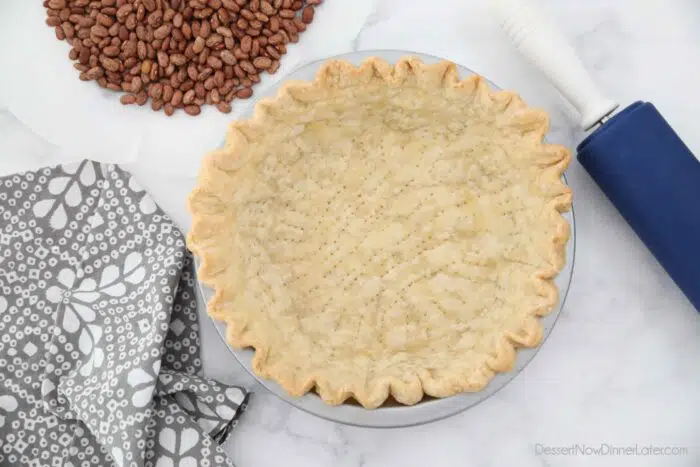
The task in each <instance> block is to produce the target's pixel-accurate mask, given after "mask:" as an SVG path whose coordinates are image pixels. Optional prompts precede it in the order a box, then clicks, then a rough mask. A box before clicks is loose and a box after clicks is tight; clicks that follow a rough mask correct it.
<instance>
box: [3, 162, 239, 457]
mask: <svg viewBox="0 0 700 467" xmlns="http://www.w3.org/2000/svg"><path fill="white" fill-rule="evenodd" d="M195 287H196V281H195V274H194V269H193V261H192V257H191V254H190V253H189V252H188V251H187V248H186V246H185V241H184V238H183V235H182V234H181V232H180V231H179V230H178V229H177V227H176V226H175V225H174V224H173V222H172V221H171V220H170V219H169V218H168V217H167V215H165V214H164V213H163V212H162V211H161V210H160V209H159V208H158V207H157V206H156V205H155V203H154V202H153V200H152V199H151V197H150V196H149V195H148V194H147V193H146V192H145V191H144V190H143V189H142V188H141V187H140V186H139V185H138V183H137V182H136V181H135V180H134V178H133V177H132V176H131V175H129V174H128V173H127V172H125V171H124V170H122V169H121V168H119V167H118V166H115V165H110V164H99V163H96V162H92V161H87V160H85V161H82V162H79V163H76V164H70V165H64V166H56V167H52V168H45V169H42V170H38V171H34V172H26V173H22V174H18V175H12V176H8V177H4V178H0V465H1V466H18V465H26V466H42V467H43V466H66V467H68V466H75V467H77V466H100V467H104V466H112V465H116V466H157V467H165V466H179V467H187V466H196V465H201V466H219V465H232V464H231V462H230V460H229V459H228V458H227V457H226V455H225V453H224V451H223V450H222V449H221V447H220V446H219V443H221V442H223V440H224V439H225V438H226V436H227V435H228V433H229V432H230V430H231V428H232V427H233V426H234V425H235V423H236V421H237V419H238V416H239V415H240V413H241V412H242V411H243V410H244V409H245V406H246V404H247V399H248V394H247V392H246V391H245V390H244V389H243V388H239V387H232V386H225V385H222V384H219V383H217V382H215V381H212V380H208V379H205V378H203V377H201V376H199V375H198V373H199V372H200V370H201V369H202V361H201V358H200V354H199V332H198V331H199V329H198V321H197V300H196V288H195Z"/></svg>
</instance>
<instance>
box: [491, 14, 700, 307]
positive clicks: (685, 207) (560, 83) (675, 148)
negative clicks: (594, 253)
mask: <svg viewBox="0 0 700 467" xmlns="http://www.w3.org/2000/svg"><path fill="white" fill-rule="evenodd" d="M492 4H493V5H494V7H495V8H494V11H495V13H496V16H497V18H498V20H499V22H500V24H501V25H502V27H503V29H504V30H505V31H506V33H507V34H508V35H509V36H510V37H511V39H512V40H513V42H514V43H515V45H516V47H517V48H518V49H519V50H520V51H521V52H522V53H523V54H524V55H525V56H526V57H527V58H528V59H529V60H530V61H531V62H533V63H534V64H535V65H536V66H538V67H539V68H540V69H541V70H542V71H543V72H544V73H545V75H547V77H548V78H549V79H550V81H551V82H552V84H554V86H555V87H556V88H557V90H558V91H559V92H560V93H561V94H562V95H563V96H564V97H565V98H566V99H567V100H568V101H569V102H571V103H572V104H573V105H574V107H576V109H577V110H578V111H579V113H580V115H581V120H582V122H581V125H582V127H583V128H584V129H586V130H589V129H592V128H594V127H595V130H594V131H593V132H592V133H591V134H590V135H589V136H588V137H587V138H586V139H585V140H584V141H583V142H582V143H581V144H579V145H578V148H577V151H578V160H579V162H580V163H581V165H582V166H583V167H584V168H585V169H586V171H587V172H588V173H589V174H590V176H591V177H592V178H593V180H595V182H596V183H597V184H598V186H599V187H600V188H601V189H602V190H603V192H604V193H605V195H606V196H607V197H608V199H610V201H611V202H612V203H613V204H614V205H615V207H616V208H617V209H618V210H619V211H620V213H621V214H622V216H623V217H624V218H625V219H626V220H627V222H628V223H629V224H630V226H632V228H633V229H634V231H635V232H636V233H637V235H638V236H639V238H640V239H641V240H642V241H643V242H644V244H645V245H646V246H647V247H648V248H649V250H650V251H651V252H652V254H653V255H654V256H655V257H656V259H657V260H658V261H659V263H661V265H662V266H663V267H664V269H665V270H666V271H667V272H668V274H669V275H670V276H671V278H672V279H673V280H674V281H675V283H676V284H677V285H678V287H679V288H680V289H681V290H682V291H683V293H685V295H686V296H687V297H688V299H689V300H690V302H691V303H692V304H693V306H695V308H696V309H697V310H698V311H700V209H698V207H697V206H698V202H699V201H700V161H698V159H696V158H695V156H694V155H693V154H692V153H691V152H690V150H689V149H688V147H687V146H686V145H685V144H684V143H683V141H682V140H681V139H680V138H679V137H678V135H677V134H676V133H675V132H674V131H673V129H672V128H671V127H670V126H669V124H668V123H667V122H666V120H664V118H663V117H662V116H661V114H660V113H659V112H658V111H657V110H656V108H655V107H654V106H653V105H652V104H650V103H648V102H635V103H634V104H632V105H630V106H629V107H627V108H625V109H623V110H622V111H620V112H618V113H617V114H614V115H613V113H614V111H615V110H616V109H617V107H618V104H617V103H615V102H614V101H612V100H610V99H607V98H605V97H604V96H603V95H601V94H600V92H599V91H598V89H597V88H596V86H595V84H594V83H593V81H592V80H591V78H590V76H589V75H588V73H587V72H586V70H585V69H584V68H583V65H582V64H581V62H580V61H579V60H578V58H577V57H576V54H575V52H574V50H573V49H572V48H571V47H570V46H569V45H568V44H567V42H566V39H565V38H564V37H563V35H561V34H560V33H559V32H558V31H557V30H556V29H555V28H554V27H553V26H552V25H551V23H549V22H548V20H547V19H546V18H545V17H544V15H542V14H541V12H540V11H539V10H538V9H537V8H535V6H534V5H532V4H531V3H529V2H528V1H527V0H493V3H492Z"/></svg>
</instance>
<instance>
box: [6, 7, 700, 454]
mask: <svg viewBox="0 0 700 467" xmlns="http://www.w3.org/2000/svg"><path fill="white" fill-rule="evenodd" d="M15 1H18V0H15ZM542 3H543V5H544V7H545V8H546V10H547V11H548V12H549V13H550V15H551V17H552V18H554V19H556V21H557V22H558V23H559V24H560V26H561V29H562V30H563V32H564V33H565V35H566V36H567V38H568V39H569V40H570V41H571V42H572V44H573V45H574V46H575V48H576V50H577V51H578V52H579V54H580V56H581V58H582V59H583V61H584V62H585V64H586V66H587V67H588V68H589V69H590V70H591V72H592V74H593V75H594V77H595V79H596V80H597V81H598V82H599V83H600V85H601V87H602V88H603V89H605V90H606V91H607V93H608V94H609V95H610V96H612V97H614V98H616V99H619V100H620V101H621V102H622V103H623V104H628V103H630V102H632V101H634V100H636V99H640V98H641V99H646V100H650V101H652V102H654V103H655V104H656V105H657V107H659V109H660V110H661V111H662V113H663V114H664V115H665V116H666V118H667V120H668V121H669V122H670V123H671V124H672V125H673V126H674V127H675V129H676V130H677V131H678V133H679V134H680V135H681V136H682V137H683V139H684V140H685V141H686V143H687V144H688V146H689V147H690V148H691V149H692V150H694V152H695V153H696V154H700V132H699V131H697V114H698V111H699V110H700V90H698V87H697V86H698V84H697V83H698V78H700V6H698V3H697V0H614V1H611V0H588V1H586V2H583V1H579V0H543V1H542ZM484 4H485V2H483V1H482V0H434V1H432V2H425V1H418V0H392V1H390V0H353V1H349V0H346V1H342V0H327V2H326V5H324V6H323V7H322V8H320V9H319V11H318V12H317V14H316V21H315V22H314V24H313V26H312V27H311V28H310V30H309V31H308V32H307V33H306V34H305V35H304V36H302V40H301V42H300V43H299V44H298V45H297V46H294V47H290V53H289V54H288V56H287V57H286V60H285V61H284V62H283V63H284V65H283V67H282V69H281V70H280V72H279V74H278V75H277V76H278V77H280V76H283V75H284V73H285V72H288V71H290V70H291V69H293V68H294V67H296V66H298V65H299V64H302V63H303V62H306V61H309V60H312V59H316V58H321V57H324V56H328V55H333V54H338V53H343V52H346V51H350V50H357V49H377V48H396V49H406V50H414V51H420V52H424V53H429V54H434V55H439V56H442V57H445V58H449V59H451V60H454V61H456V62H459V63H461V64H464V65H466V66H468V67H470V68H472V69H473V70H475V71H477V72H479V73H481V74H484V75H485V76H487V77H489V78H490V79H491V80H492V81H494V82H496V83H497V84H499V85H500V86H501V87H506V88H511V89H515V90H517V91H519V92H520V93H521V94H522V95H523V97H525V99H526V100H527V101H528V102H529V103H530V104H531V105H536V106H540V107H543V108H545V109H546V110H548V111H549V112H550V114H551V117H552V130H551V133H550V139H551V140H552V141H554V142H558V143H562V144H566V145H568V146H570V147H573V146H575V144H576V143H578V142H579V141H580V140H581V139H582V136H583V135H582V133H581V132H580V131H578V130H577V129H576V125H575V123H576V119H575V117H574V116H573V114H572V113H571V111H570V108H569V107H568V106H567V105H566V104H564V103H563V102H562V100H561V99H560V98H559V96H558V95H557V94H556V93H555V92H554V91H553V89H552V88H551V87H550V86H549V85H548V84H547V82H545V81H544V80H543V79H542V78H541V76H540V75H539V74H538V73H537V72H536V71H535V70H533V69H532V68H531V67H530V66H528V64H527V63H525V62H524V61H523V60H522V59H521V58H520V57H519V56H518V55H517V53H516V52H515V51H514V50H513V49H512V48H511V46H510V45H509V43H508V42H507V40H506V39H505V37H504V36H503V35H502V34H501V32H500V31H499V30H498V28H497V27H496V26H495V25H494V23H493V22H492V21H491V20H490V17H489V16H488V14H487V11H486V9H485V6H484ZM6 9H7V10H6ZM8 12H10V13H11V6H10V0H2V1H0V18H3V17H4V20H5V21H7V20H10V21H12V17H11V14H10V13H8ZM8 15H9V16H8ZM41 20H42V19H41V18H36V21H41ZM0 36H1V33H0ZM17 46H18V45H17V44H16V43H13V42H12V41H7V40H2V41H0V58H3V61H2V62H0V63H3V65H2V68H1V69H0V75H2V74H7V73H12V69H13V68H12V66H10V65H11V64H8V63H7V61H6V60H5V59H4V58H5V57H6V56H9V51H10V47H17ZM47 47H48V46H47ZM26 60H27V61H31V60H32V58H31V57H27V59H26ZM3 82H4V81H3V79H2V78H0V84H2V83H3ZM33 86H35V83H33V82H32V81H31V80H27V81H26V82H24V83H23V84H22V85H21V86H20V87H19V88H17V89H9V90H8V89H4V92H5V93H7V91H11V92H12V93H15V94H20V95H21V94H27V95H29V94H30V93H32V88H33ZM0 95H2V93H0ZM7 107H8V103H7V102H3V101H2V100H0V174H7V173H12V172H15V171H19V170H24V169H29V168H35V167H39V166H43V165H49V164H52V163H54V162H56V161H60V160H61V158H63V157H66V151H65V150H62V148H60V147H57V146H55V145H53V144H51V143H48V142H46V141H44V140H42V138H41V137H39V136H38V135H37V134H36V133H35V131H34V130H33V129H32V128H31V127H29V126H26V125H24V124H23V123H21V122H20V121H19V120H18V119H17V118H16V117H15V116H14V114H13V112H12V111H11V110H10V109H8V108H7ZM54 111H55V109H46V112H54ZM144 111H146V110H144ZM14 113H21V112H18V111H16V110H15V112H14ZM202 118H212V122H215V121H216V122H218V120H216V119H214V117H211V116H207V115H205V116H203V117H202ZM217 124H218V123H217ZM82 137H83V138H88V141H89V140H90V138H91V135H90V134H83V136H82ZM94 143H95V144H99V141H97V140H96V141H94ZM207 149H209V148H207V147H202V148H201V153H203V152H205V151H206V150H207ZM201 153H193V154H191V155H190V156H188V157H186V158H183V159H182V160H179V159H178V160H171V159H169V154H167V153H162V152H161V153H154V154H148V153H139V154H138V156H137V159H136V161H135V162H133V163H131V164H129V165H127V166H126V167H127V168H128V169H129V170H131V171H132V172H133V173H134V174H135V175H136V176H137V177H138V178H139V179H140V181H141V182H142V183H143V185H145V186H146V187H147V188H148V189H149V190H150V191H151V193H152V194H153V195H154V197H155V198H156V200H157V201H158V202H159V203H160V205H161V206H162V207H163V208H164V209H165V210H166V211H167V212H168V213H169V214H170V215H171V216H172V217H173V218H174V219H175V220H176V221H177V222H178V223H179V224H180V225H181V226H182V228H183V230H186V229H187V228H188V226H189V223H190V219H189V216H188V214H187V213H186V210H185V208H184V202H185V197H186V195H187V193H188V192H189V190H190V189H191V188H192V186H193V184H194V180H195V176H196V167H197V165H198V163H199V159H200V156H201ZM68 155H69V156H70V154H68ZM163 161H168V162H169V163H168V164H163ZM568 177H569V182H570V184H571V186H572V188H573V190H574V193H575V209H576V217H577V226H578V231H577V234H578V235H577V237H578V245H577V257H576V265H575V271H574V278H573V284H572V287H571V291H570V294H569V298H568V302H567V304H566V307H565V309H564V311H563V313H562V315H561V318H560V320H559V322H558V324H557V326H556V327H555V328H554V331H553V332H552V334H551V337H550V338H549V340H548V341H547V342H546V343H545V345H544V347H543V349H542V351H541V352H540V353H539V354H538V356H537V357H536V358H535V359H534V360H533V362H532V363H531V364H530V365H529V366H528V367H527V368H526V369H525V370H524V371H523V372H522V373H521V375H519V376H518V377H517V378H516V379H515V380H514V381H513V382H512V383H510V384H509V385H508V386H506V387H505V388H504V389H503V390H502V391H500V392H499V393H498V394H496V395H495V396H493V397H491V398H490V399H489V400H487V401H485V402H483V403H482V404H480V405H478V406H476V407H474V408H472V409H470V410H469V411H467V412H465V413H462V414H460V415H457V416H454V417H452V418H449V419H447V420H443V421H440V422H436V423H432V424H428V425H424V426H420V427H414V428H406V429H394V430H371V429H362V428H355V427H347V426H341V425H337V424H333V423H330V422H327V421H324V420H321V419H317V418H314V417H313V416H311V415H307V414H306V413H303V412H301V411H299V410H296V409H294V408H292V407H290V406H288V405H286V404H285V403H283V402H281V401H280V400H277V399H276V398H275V397H274V396H272V395H270V394H267V393H266V392H265V390H264V389H263V388H261V387H260V386H256V384H254V381H253V379H252V378H251V377H249V376H248V375H247V374H244V373H243V371H242V370H241V369H240V368H239V367H238V365H237V363H236V361H235V360H234V359H233V357H232V356H231V355H230V354H229V353H228V352H227V348H226V346H225V345H224V344H223V343H222V342H221V341H220V340H219V337H218V335H216V333H215V331H214V328H213V326H212V325H211V323H210V322H208V321H207V319H206V318H205V317H203V318H202V327H203V330H202V332H203V341H204V349H203V352H204V357H205V362H206V368H207V372H208V374H209V375H211V376H214V377H217V378H220V379H222V380H225V381H229V382H237V383H239V384H242V385H245V386H247V387H250V388H252V389H253V390H254V391H256V393H255V396H254V399H253V400H252V402H251V406H250V408H249V411H248V412H247V413H246V414H245V416H244V417H243V419H242V422H241V425H240V426H239V428H238V429H237V430H236V431H235V433H234V434H233V435H232V437H231V439H230V440H229V441H228V442H227V445H226V447H227V450H228V452H230V453H231V456H232V457H233V459H234V461H235V462H236V463H237V465H238V466H239V467H258V466H277V465H286V466H291V467H295V466H300V467H301V466H304V467H316V466H319V467H320V466H329V465H334V466H339V467H340V466H348V467H350V466H352V467H360V466H366V467H391V466H397V467H398V466H400V467H411V466H425V465H431V466H432V465H436V466H445V467H452V466H454V467H462V466H466V465H469V466H477V467H491V466H496V467H499V466H513V467H531V466H550V467H569V466H589V465H591V466H598V465H611V466H613V465H614V466H628V465H629V466H635V467H636V466H640V467H643V466H681V467H685V466H687V467H694V466H697V465H700V366H699V365H698V362H699V361H700V314H698V313H697V312H696V311H695V310H694V309H693V308H692V307H691V305H690V304H689V302H688V301H687V300H686V299H685V298H684V297H683V296H682V294H681V293H680V292H679V291H678V290H677V289H676V288H675V286H674V285H673V284H672V282H671V281H670V279H669V278H668V277H667V276H666V275H665V274H664V272H663V270H662V269H661V268H660V267H659V265H658V264H657V263H656V262H655V260H654V259H653V258H652V257H651V255H650V254H649V253H648V252H647V251H646V250H645V249H644V247H643V246H642V244H641V243H640V241H639V240H638V239H637V238H636V237H635V236H634V234H633V233H632V232H631V230H630V229H629V228H628V226H627V225H626V224H625V223H624V222H623V221H622V219H621V218H620V216H619V215H618V214H617V213H616V211H615V210H614V209H613V208H612V207H611V205H610V204H609V203H608V202H607V201H606V199H605V198H604V197H603V195H602V194H601V193H600V192H599V191H598V190H597V188H596V187H595V185H594V184H593V183H592V182H591V180H590V179H589V178H588V176H587V174H586V173H585V172H584V171H583V170H582V168H581V167H580V166H579V165H578V164H577V163H573V164H572V166H571V168H570V169H569V171H568ZM689 209H697V205H696V204H695V205H693V206H690V207H689ZM699 268H700V265H699ZM576 443H579V444H584V443H587V444H588V445H589V446H598V445H600V444H601V443H608V444H612V445H616V446H619V445H630V444H639V445H640V446H642V445H648V444H653V445H656V446H664V445H673V446H683V447H686V448H688V451H687V453H686V455H683V456H673V457H669V456H614V457H613V456H582V455H568V456H564V455H542V454H538V452H537V445H538V444H539V445H546V446H550V447H553V446H569V445H572V444H576Z"/></svg>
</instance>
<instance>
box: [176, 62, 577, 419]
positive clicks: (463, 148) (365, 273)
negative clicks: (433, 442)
mask: <svg viewBox="0 0 700 467" xmlns="http://www.w3.org/2000/svg"><path fill="white" fill-rule="evenodd" d="M547 127H548V119H547V115H546V114H545V113H544V112H542V111H538V110H532V109H529V108H528V107H527V106H526V105H525V104H524V103H523V101H522V100H521V99H520V98H519V97H518V96H516V95H515V94H512V93H509V92H494V91H492V90H490V89H489V86H488V85H487V84H486V83H485V82H484V80H483V79H482V78H480V77H478V76H470V77H468V78H466V79H464V80H461V81H460V80H459V79H458V74H457V69H456V67H455V65H454V64H452V63H449V62H442V63H438V64H435V65H426V64H423V63H421V62H420V61H419V60H417V59H413V58H404V59H402V60H400V61H399V62H398V63H397V64H396V65H395V66H392V65H389V64H388V63H386V62H384V61H382V60H380V59H376V58H373V59H369V60H367V61H365V62H364V63H362V65H361V66H359V67H355V66H353V65H351V64H350V63H347V62H344V61H330V62H328V63H326V64H325V65H324V66H323V68H322V69H321V70H320V72H319V73H318V75H317V76H316V78H315V80H314V81H313V82H288V83H286V84H285V85H284V86H283V87H282V88H281V90H280V91H279V93H278V95H277V96H276V97H275V98H271V99H266V100H261V101H260V102H259V103H258V104H257V106H256V108H255V113H254V116H253V118H252V119H251V120H248V121H237V122H234V123H233V124H232V125H231V127H230V130H229V133H228V137H227V142H226V146H225V147H224V148H223V149H221V150H218V151H214V152H213V153H211V154H209V155H208V156H207V157H206V158H205V160H204V162H203V165H202V168H201V172H200V175H199V179H198V183H197V186H196V188H195V189H194V191H193V192H192V194H191V196H190V198H189V209H190V212H191V213H192V222H193V225H192V229H191V231H190V233H189V236H188V242H189V247H190V248H191V249H192V251H193V252H194V253H195V254H197V255H198V256H199V258H200V259H201V266H200V269H199V278H200V280H201V281H202V282H203V283H204V284H207V285H209V286H211V287H213V288H214V289H215V291H216V294H215V296H214V298H213V299H212V300H211V301H210V302H209V304H208V312H209V313H210V314H211V316H213V317H214V318H216V319H219V320H223V321H225V322H226V324H227V338H228V341H229V343H230V344H231V345H233V346H235V347H253V348H254V349H255V357H254V359H253V368H254V370H255V371H256V372H257V374H258V375H259V376H261V377H263V378H271V379H273V380H275V381H277V382H278V383H279V384H280V385H282V386H283V387H284V388H285V389H286V390H287V391H288V392H289V393H290V394H292V395H295V396H301V395H303V394H305V393H306V392H308V391H310V390H312V389H314V388H315V390H316V391H317V392H318V394H319V395H320V396H321V398H323V400H324V401H325V402H327V403H328V404H340V403H342V402H344V401H345V400H346V399H348V398H350V397H353V398H354V399H356V400H357V401H358V402H359V403H360V404H362V405H363V406H364V407H367V408H375V407H378V406H380V405H381V404H382V403H383V402H384V401H385V400H386V399H387V398H388V397H389V395H391V396H393V397H394V399H396V400H397V401H398V402H400V403H402V404H415V403H416V402H418V401H420V400H421V398H423V396H424V394H428V395H430V396H434V397H446V396H451V395H453V394H457V393H461V392H465V391H478V390H480V389H482V388H484V386H486V384H487V383H488V382H489V381H490V380H491V378H492V377H493V376H494V373H495V372H500V371H508V370H509V369H510V368H511V367H512V365H513V362H514V360H515V356H516V347H518V346H526V347H532V346H536V345H537V344H538V343H539V342H540V340H541V338H542V327H541V325H540V323H539V320H538V317H539V316H542V315H545V314H546V313H548V312H550V310H551V309H552V307H553V305H554V304H555V303H556V301H557V289H556V287H555V285H554V284H553V282H552V279H553V277H554V276H555V275H556V274H557V273H558V272H559V271H560V269H561V268H562V266H563V264H564V249H565V244H566V241H567V239H568V235H569V226H568V223H567V222H566V220H565V219H564V218H563V217H562V215H561V212H562V211H564V210H567V209H569V208H570V205H571V192H570V190H569V189H568V188H567V187H566V185H565V184H564V183H563V182H562V181H561V176H562V173H563V171H564V170H565V168H566V167H567V165H568V163H569V160H570V152H569V151H568V150H567V149H565V148H564V147H562V146H557V145H552V144H545V143H543V137H544V134H545V132H546V131H547Z"/></svg>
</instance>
